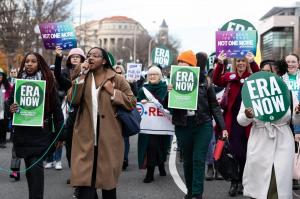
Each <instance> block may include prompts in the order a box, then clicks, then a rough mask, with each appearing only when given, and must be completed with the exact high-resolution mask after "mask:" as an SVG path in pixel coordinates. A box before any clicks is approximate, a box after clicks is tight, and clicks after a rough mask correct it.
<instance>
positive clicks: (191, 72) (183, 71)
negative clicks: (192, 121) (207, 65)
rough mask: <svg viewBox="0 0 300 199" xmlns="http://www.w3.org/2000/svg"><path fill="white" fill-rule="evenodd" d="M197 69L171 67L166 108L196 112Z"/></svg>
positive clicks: (198, 69)
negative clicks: (169, 89) (170, 88)
mask: <svg viewBox="0 0 300 199" xmlns="http://www.w3.org/2000/svg"><path fill="white" fill-rule="evenodd" d="M199 74H200V68H199V67H189V66H171V77H170V80H171V84H172V85H173V90H172V91H171V92H169V101H168V107H170V108H177V109H186V110H197V103H198V84H199Z"/></svg>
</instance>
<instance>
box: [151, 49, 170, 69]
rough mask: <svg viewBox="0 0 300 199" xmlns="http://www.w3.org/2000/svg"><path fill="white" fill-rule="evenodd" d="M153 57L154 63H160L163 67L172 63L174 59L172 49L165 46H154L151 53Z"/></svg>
mask: <svg viewBox="0 0 300 199" xmlns="http://www.w3.org/2000/svg"><path fill="white" fill-rule="evenodd" d="M151 58H152V63H153V64H159V65H161V66H162V67H163V68H165V67H167V66H169V65H170V64H172V61H173V55H172V53H171V51H170V50H169V49H168V48H166V47H164V46H160V47H156V48H154V49H153V50H152V53H151Z"/></svg>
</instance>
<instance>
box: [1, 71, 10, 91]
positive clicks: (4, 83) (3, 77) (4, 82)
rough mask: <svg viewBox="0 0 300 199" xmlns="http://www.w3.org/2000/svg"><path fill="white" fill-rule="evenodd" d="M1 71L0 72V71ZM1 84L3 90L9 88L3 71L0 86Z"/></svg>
mask: <svg viewBox="0 0 300 199" xmlns="http://www.w3.org/2000/svg"><path fill="white" fill-rule="evenodd" d="M1 73H2V72H1ZM2 84H3V86H4V88H5V90H8V89H9V82H8V80H7V76H6V74H5V73H4V72H3V73H2V81H1V82H0V86H1V85H2ZM0 92H1V91H0Z"/></svg>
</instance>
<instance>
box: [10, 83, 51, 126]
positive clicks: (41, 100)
mask: <svg viewBox="0 0 300 199" xmlns="http://www.w3.org/2000/svg"><path fill="white" fill-rule="evenodd" d="M45 90H46V81H41V80H25V79H17V80H16V84H15V95H14V102H15V103H17V104H18V105H19V111H18V112H16V113H14V116H13V125H15V126H43V121H44V105H45Z"/></svg>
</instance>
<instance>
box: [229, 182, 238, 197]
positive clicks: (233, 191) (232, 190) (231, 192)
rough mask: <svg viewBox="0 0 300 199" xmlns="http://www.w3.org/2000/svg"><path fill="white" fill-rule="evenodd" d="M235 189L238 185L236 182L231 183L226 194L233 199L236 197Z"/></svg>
mask: <svg viewBox="0 0 300 199" xmlns="http://www.w3.org/2000/svg"><path fill="white" fill-rule="evenodd" d="M237 188H238V184H237V183H236V182H231V185H230V188H229V191H228V194H229V196H231V197H234V196H236V195H237Z"/></svg>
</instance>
